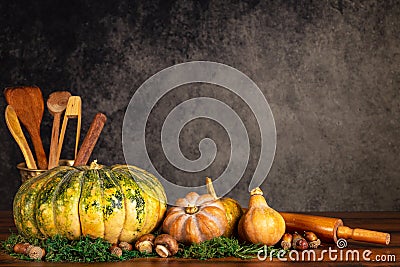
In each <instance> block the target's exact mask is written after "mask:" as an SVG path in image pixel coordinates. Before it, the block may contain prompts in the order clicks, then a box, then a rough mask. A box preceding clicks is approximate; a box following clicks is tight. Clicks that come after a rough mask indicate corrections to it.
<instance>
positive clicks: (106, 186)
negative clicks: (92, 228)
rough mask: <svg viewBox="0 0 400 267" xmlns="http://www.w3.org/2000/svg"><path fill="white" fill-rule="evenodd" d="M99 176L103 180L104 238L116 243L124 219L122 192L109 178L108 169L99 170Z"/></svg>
mask: <svg viewBox="0 0 400 267" xmlns="http://www.w3.org/2000/svg"><path fill="white" fill-rule="evenodd" d="M99 176H100V177H101V179H102V181H103V185H102V189H103V198H102V201H103V202H102V203H103V218H104V220H103V221H104V238H105V239H106V240H109V241H110V242H111V243H117V242H118V237H119V236H120V234H121V230H122V227H123V224H124V221H125V209H124V208H125V206H124V205H123V203H124V194H123V192H122V190H121V188H120V187H119V186H118V184H116V183H115V181H114V180H113V179H112V178H111V176H110V171H109V170H108V169H106V168H105V169H102V170H99ZM120 215H123V216H120ZM121 218H122V219H121Z"/></svg>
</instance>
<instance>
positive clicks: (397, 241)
mask: <svg viewBox="0 0 400 267" xmlns="http://www.w3.org/2000/svg"><path fill="white" fill-rule="evenodd" d="M313 214H314V215H320V216H330V217H335V218H342V219H344V222H345V224H347V225H348V226H350V227H360V228H366V229H372V230H381V231H382V230H385V229H386V230H387V231H388V232H390V233H391V235H392V236H391V238H392V240H391V243H390V245H389V246H381V245H374V244H366V243H360V242H354V241H351V240H349V241H348V246H347V248H345V249H344V250H343V251H342V253H346V251H349V250H351V251H354V250H356V251H358V253H360V254H359V255H362V253H363V251H365V250H370V251H371V252H372V254H371V255H370V257H371V258H372V257H375V256H376V255H386V256H389V255H393V256H394V257H395V259H396V262H382V263H381V262H377V261H370V262H365V261H360V262H358V261H350V262H347V261H331V260H330V258H329V257H328V254H324V255H323V257H322V258H323V261H318V262H315V261H303V260H300V261H299V262H296V263H295V264H301V265H302V266H338V265H340V266H399V261H400V227H399V226H400V216H398V214H399V213H398V212H365V213H364V212H361V213H359V212H356V213H342V212H338V213H326V212H323V213H321V212H318V213H313ZM10 229H11V230H12V231H14V232H16V230H15V226H14V223H13V217H12V212H10V211H0V239H1V240H4V239H6V238H7V236H8V235H9V234H10ZM329 247H331V249H337V248H336V246H335V245H334V244H324V246H323V247H321V248H320V249H317V250H315V252H316V257H317V258H319V257H321V253H322V250H323V249H328V248H329ZM350 256H351V255H350ZM293 264H294V262H282V261H279V260H278V259H273V261H272V262H271V261H270V260H265V261H259V260H258V259H252V260H241V259H236V258H224V259H212V260H207V261H199V260H193V259H175V258H168V259H161V258H150V259H134V260H131V261H126V262H112V263H79V266H80V267H81V266H82V267H85V266H88V267H89V266H90V267H93V266H104V267H107V266H109V267H128V266H156V267H157V266H170V267H177V266H179V267H183V266H192V267H197V266H217V267H232V266H237V265H240V266H243V267H249V266H252V267H255V266H271V265H273V266H293ZM69 265H71V263H49V262H25V261H20V260H17V259H14V258H12V257H11V256H9V255H6V254H4V253H0V267H3V266H69Z"/></svg>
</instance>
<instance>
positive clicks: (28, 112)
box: [4, 86, 107, 170]
mask: <svg viewBox="0 0 400 267" xmlns="http://www.w3.org/2000/svg"><path fill="white" fill-rule="evenodd" d="M4 95H5V98H6V101H7V103H8V106H7V107H6V111H5V118H6V123H7V126H8V129H9V130H10V132H11V134H12V136H13V137H14V139H15V141H16V142H17V144H18V146H19V147H20V149H21V151H22V154H23V156H24V158H25V163H26V166H27V168H28V169H32V170H35V169H37V168H39V169H41V170H47V169H52V168H54V167H56V166H58V164H59V159H60V155H61V150H62V146H63V142H64V137H65V132H66V129H67V123H68V119H77V127H76V136H75V154H74V166H80V165H85V164H86V163H87V162H88V160H89V158H90V155H91V153H92V151H93V148H94V146H95V144H96V142H97V140H98V137H99V135H100V133H101V131H102V129H103V127H104V124H105V122H106V120H107V118H106V116H105V115H104V114H102V113H97V114H96V116H95V118H94V120H93V121H92V123H91V125H90V128H89V131H88V132H87V134H86V136H85V139H84V141H83V143H82V145H81V147H80V149H79V151H78V145H79V137H80V132H81V109H82V103H81V98H80V97H79V96H71V94H70V93H69V92H66V91H59V92H53V93H52V94H50V96H49V98H48V100H47V108H48V110H49V112H50V113H51V114H52V115H53V127H52V133H51V142H50V151H49V160H47V157H46V153H45V151H44V148H43V143H42V139H41V137H40V124H41V122H42V117H43V112H44V101H43V96H42V92H41V90H40V89H39V87H36V86H23V87H10V88H6V89H5V90H4ZM64 111H65V114H64V119H63V122H62V126H61V131H60V123H61V116H62V113H63V112H64ZM20 122H21V123H22V124H23V125H24V126H25V128H26V130H27V132H28V133H29V136H30V138H31V141H32V144H33V147H34V151H35V155H36V162H35V160H34V157H33V155H32V152H31V150H30V148H29V145H28V142H27V140H26V138H25V136H24V133H23V131H22V128H21V125H20ZM36 163H37V164H36Z"/></svg>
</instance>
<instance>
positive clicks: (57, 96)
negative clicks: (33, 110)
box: [47, 91, 71, 170]
mask: <svg viewBox="0 0 400 267" xmlns="http://www.w3.org/2000/svg"><path fill="white" fill-rule="evenodd" d="M70 96H71V93H70V92H67V91H60V92H53V93H51V94H50V96H49V99H47V108H48V109H49V111H50V113H51V114H52V115H53V117H54V118H53V128H52V130H51V142H50V151H49V166H48V169H49V170H50V169H52V168H54V167H56V166H57V165H58V163H57V147H58V137H59V134H60V121H61V114H62V113H63V111H64V110H65V109H66V108H67V103H68V99H69V98H70Z"/></svg>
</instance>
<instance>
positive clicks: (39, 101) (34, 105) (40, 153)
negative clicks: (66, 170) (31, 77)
mask: <svg viewBox="0 0 400 267" xmlns="http://www.w3.org/2000/svg"><path fill="white" fill-rule="evenodd" d="M4 95H5V97H6V101H7V103H8V104H9V105H11V106H12V107H13V108H14V110H15V113H16V114H17V116H18V119H19V120H20V121H21V122H22V124H23V125H24V126H25V127H26V129H27V131H28V133H29V135H30V137H31V139H32V143H33V147H34V148H35V154H36V159H37V163H38V166H39V168H40V169H41V170H46V169H47V157H46V153H45V152H44V149H43V143H42V138H41V137H40V124H41V123H42V117H43V112H44V102H43V96H42V92H41V90H40V89H39V87H36V86H23V87H10V88H6V89H5V90H4Z"/></svg>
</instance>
